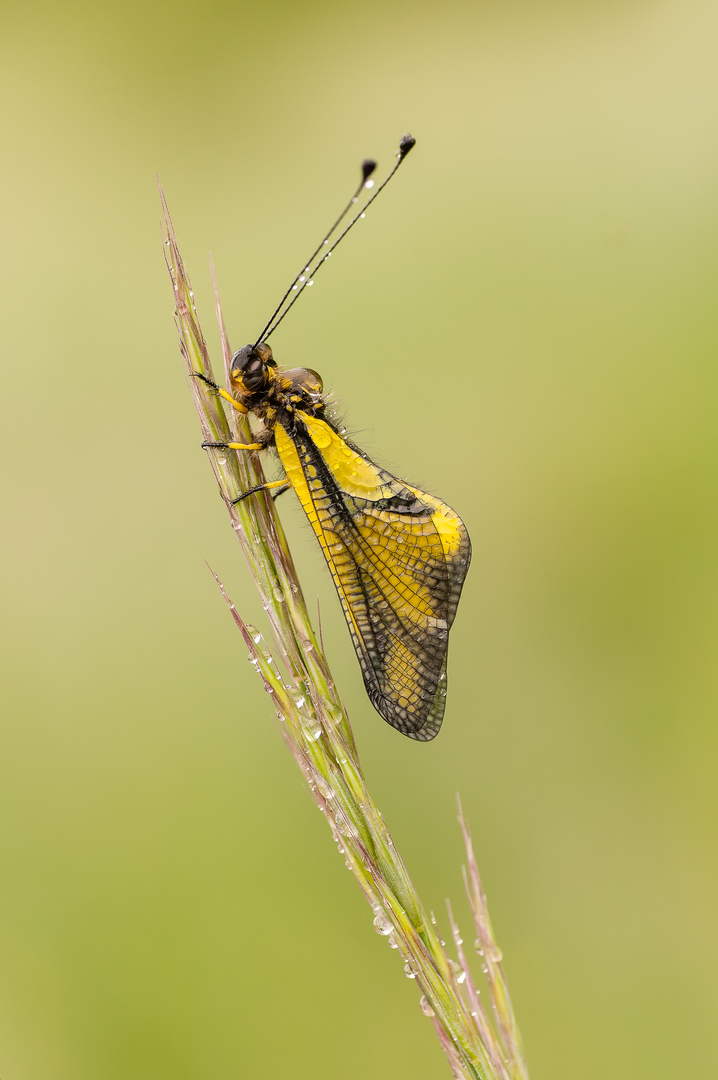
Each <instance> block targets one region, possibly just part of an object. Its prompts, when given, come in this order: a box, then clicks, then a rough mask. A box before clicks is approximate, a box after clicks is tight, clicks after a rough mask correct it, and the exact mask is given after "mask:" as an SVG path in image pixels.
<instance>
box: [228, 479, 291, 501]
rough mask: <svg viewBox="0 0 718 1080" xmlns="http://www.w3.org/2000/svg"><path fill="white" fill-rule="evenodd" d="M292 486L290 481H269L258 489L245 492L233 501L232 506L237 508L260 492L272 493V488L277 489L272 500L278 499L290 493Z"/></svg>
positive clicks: (258, 486)
mask: <svg viewBox="0 0 718 1080" xmlns="http://www.w3.org/2000/svg"><path fill="white" fill-rule="evenodd" d="M291 486H292V485H291V484H290V482H289V481H288V480H268V481H267V483H266V484H257V486H256V487H253V488H250V489H249V491H243V492H242V494H241V495H239V496H237V498H236V499H232V505H233V506H235V505H236V504H237V503H239V502H241V501H242V499H246V498H247V496H248V495H254V494H256V492H258V491H271V490H272V488H276V489H277V491H276V493H275V494H273V495H272V498H273V499H276V498H277V496H279V495H282V494H283V493H284V492H285V491H289V489H290V487H291Z"/></svg>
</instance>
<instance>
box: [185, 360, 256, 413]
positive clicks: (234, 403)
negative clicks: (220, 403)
mask: <svg viewBox="0 0 718 1080" xmlns="http://www.w3.org/2000/svg"><path fill="white" fill-rule="evenodd" d="M191 374H192V378H193V379H201V380H202V382H203V383H207V386H210V387H211V388H212V389H213V390H216V392H217V393H218V394H219V396H220V397H221V398H224V400H225V401H228V402H229V403H230V405H232V406H233V407H234V408H235V409H236V410H237V412H240V413H242V415H243V416H244V415H245V414H246V413H247V412H248V409H247V408H246V407H245V406H244V405H240V403H239V402H238V401H237V400H236V399H235V398H233V397H232V395H231V394H230V393H228V392H227V391H226V390H224V389H223V388H222V387H221V386H217V383H215V382H212V380H211V379H208V378H207V376H206V375H202V373H201V372H199V371H193V372H192V373H191Z"/></svg>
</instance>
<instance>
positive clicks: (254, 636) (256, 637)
mask: <svg viewBox="0 0 718 1080" xmlns="http://www.w3.org/2000/svg"><path fill="white" fill-rule="evenodd" d="M261 640H262V635H261V634H260V632H259V630H257V632H256V633H255V634H252V641H253V642H254V644H255V645H259V643H260V641H261Z"/></svg>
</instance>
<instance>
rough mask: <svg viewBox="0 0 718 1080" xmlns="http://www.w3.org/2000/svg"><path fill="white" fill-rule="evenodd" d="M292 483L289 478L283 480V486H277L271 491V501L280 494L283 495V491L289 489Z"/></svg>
mask: <svg viewBox="0 0 718 1080" xmlns="http://www.w3.org/2000/svg"><path fill="white" fill-rule="evenodd" d="M291 488H292V485H291V484H290V482H289V480H285V481H284V487H278V488H277V490H276V491H273V492H272V502H275V500H276V499H278V498H279V496H280V495H283V494H284V492H285V491H291Z"/></svg>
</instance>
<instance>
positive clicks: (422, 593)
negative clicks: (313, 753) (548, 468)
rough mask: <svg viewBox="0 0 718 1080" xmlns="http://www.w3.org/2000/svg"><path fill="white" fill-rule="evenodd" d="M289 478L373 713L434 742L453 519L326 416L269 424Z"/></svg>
mask: <svg viewBox="0 0 718 1080" xmlns="http://www.w3.org/2000/svg"><path fill="white" fill-rule="evenodd" d="M275 437H276V445H277V451H278V453H279V456H280V458H281V461H282V464H283V465H284V468H285V470H286V473H287V479H288V480H289V481H290V482H291V484H292V487H293V488H294V490H295V491H296V492H297V495H298V496H299V500H300V502H301V504H302V506H303V508H304V510H305V512H306V514H307V517H308V518H309V521H310V523H311V525H312V528H313V529H314V532H315V533H316V535H317V538H318V540H319V542H320V544H321V546H322V550H323V552H324V555H325V557H326V560H327V563H328V564H329V569H330V570H331V573H332V577H333V578H334V584H335V585H336V588H337V592H338V593H339V597H340V600H341V603H342V607H343V609H344V614H345V616H346V620H347V623H348V625H349V631H350V633H351V637H352V641H353V642H354V648H355V649H356V653H357V656H358V658H359V663H360V665H361V669H362V674H363V676H364V684H365V686H366V689H367V693H368V694H369V698H370V699H371V702H372V704H373V705H374V707H375V709H376V710H377V711H378V712H379V713H380V714H381V716H383V718H384V719H385V720H386V721H387V722H388V723H390V724H391V725H392V726H393V727H395V728H397V730H398V731H401V732H402V733H403V734H404V735H408V736H409V737H410V738H412V739H421V740H428V739H433V738H434V736H435V735H436V734H437V733H438V731H439V728H440V727H441V721H442V719H443V716H444V704H445V700H446V657H447V649H448V635H449V628H450V626H451V624H452V622H453V620H454V615H455V614H456V607H457V604H458V602H459V595H460V593H461V587H462V585H463V583H464V578H465V577H466V571H467V570H468V567H469V560H470V558H471V544H470V541H469V537H468V533H467V532H466V529H465V527H464V524H463V522H462V521H461V519H460V518H459V517H458V515H457V514H455V513H454V511H453V510H452V509H451V508H450V507H449V506H446V505H445V504H444V503H442V502H440V501H439V500H438V499H435V498H434V497H433V496H432V495H429V494H427V493H426V492H424V491H420V490H419V489H418V488H414V487H411V486H410V485H409V484H405V483H404V482H403V481H401V480H398V479H397V478H396V477H394V476H392V475H391V473H388V472H386V471H385V470H383V469H380V468H379V467H378V466H376V465H374V463H373V462H371V461H369V459H368V458H366V457H365V456H364V455H363V454H361V453H359V452H358V451H357V450H355V449H354V448H353V447H352V446H350V445H349V444H348V443H347V442H345V440H344V439H342V438H341V436H340V435H339V434H338V433H337V432H336V431H334V429H333V428H332V427H331V426H330V425H329V424H327V423H326V422H325V421H324V420H320V419H318V418H317V417H313V416H310V415H309V414H306V413H301V412H300V413H298V414H297V420H296V424H295V427H294V429H293V431H292V433H291V434H290V433H289V432H288V431H286V430H285V429H284V428H283V427H282V426H281V425H280V424H278V425H277V427H276V428H275Z"/></svg>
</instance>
